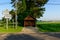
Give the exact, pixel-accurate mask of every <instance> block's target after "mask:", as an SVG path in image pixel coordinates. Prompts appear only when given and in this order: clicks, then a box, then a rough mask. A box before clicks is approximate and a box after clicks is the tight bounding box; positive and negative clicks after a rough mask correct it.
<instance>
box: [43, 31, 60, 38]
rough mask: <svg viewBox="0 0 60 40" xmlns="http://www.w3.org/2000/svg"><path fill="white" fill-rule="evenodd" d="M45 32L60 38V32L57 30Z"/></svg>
mask: <svg viewBox="0 0 60 40" xmlns="http://www.w3.org/2000/svg"><path fill="white" fill-rule="evenodd" d="M43 34H47V35H49V36H53V37H57V38H60V33H56V32H45V33H43Z"/></svg>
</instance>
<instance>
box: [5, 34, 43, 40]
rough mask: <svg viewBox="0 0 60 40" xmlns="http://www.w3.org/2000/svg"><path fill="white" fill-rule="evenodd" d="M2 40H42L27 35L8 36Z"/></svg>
mask: <svg viewBox="0 0 60 40" xmlns="http://www.w3.org/2000/svg"><path fill="white" fill-rule="evenodd" d="M4 40H44V39H42V38H38V37H33V36H31V35H27V34H15V35H14V34H10V35H8V36H7V37H6V38H5V39H4Z"/></svg>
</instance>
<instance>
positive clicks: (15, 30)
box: [0, 26, 23, 33]
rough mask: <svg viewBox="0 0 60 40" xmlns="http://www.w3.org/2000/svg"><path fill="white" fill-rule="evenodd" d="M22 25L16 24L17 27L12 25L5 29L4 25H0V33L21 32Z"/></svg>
mask: <svg viewBox="0 0 60 40" xmlns="http://www.w3.org/2000/svg"><path fill="white" fill-rule="evenodd" d="M22 28H23V27H21V26H18V27H17V29H15V28H13V27H12V26H11V27H9V28H8V29H6V28H5V27H0V33H14V32H15V33H16V32H21V30H22Z"/></svg>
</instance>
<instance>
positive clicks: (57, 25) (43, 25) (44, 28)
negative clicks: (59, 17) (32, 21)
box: [37, 22, 60, 32]
mask: <svg viewBox="0 0 60 40" xmlns="http://www.w3.org/2000/svg"><path fill="white" fill-rule="evenodd" d="M37 27H38V29H39V31H41V32H60V22H37Z"/></svg>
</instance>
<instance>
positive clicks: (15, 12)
mask: <svg viewBox="0 0 60 40" xmlns="http://www.w3.org/2000/svg"><path fill="white" fill-rule="evenodd" d="M17 1H18V0H16V1H15V8H16V10H15V24H16V26H15V28H16V29H17V9H18V8H17Z"/></svg>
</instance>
